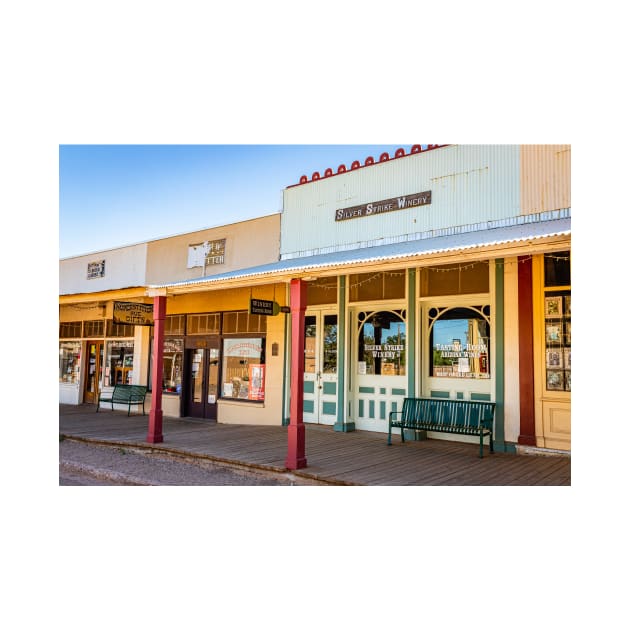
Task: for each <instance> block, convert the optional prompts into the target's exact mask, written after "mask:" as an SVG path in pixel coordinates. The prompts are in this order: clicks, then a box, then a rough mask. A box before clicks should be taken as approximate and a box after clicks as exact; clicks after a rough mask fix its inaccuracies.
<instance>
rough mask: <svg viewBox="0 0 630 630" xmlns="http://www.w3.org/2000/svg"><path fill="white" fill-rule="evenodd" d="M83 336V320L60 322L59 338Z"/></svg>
mask: <svg viewBox="0 0 630 630" xmlns="http://www.w3.org/2000/svg"><path fill="white" fill-rule="evenodd" d="M80 336H81V322H62V323H60V324H59V338H60V339H72V338H73V337H80Z"/></svg>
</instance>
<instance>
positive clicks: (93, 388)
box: [83, 341, 103, 404]
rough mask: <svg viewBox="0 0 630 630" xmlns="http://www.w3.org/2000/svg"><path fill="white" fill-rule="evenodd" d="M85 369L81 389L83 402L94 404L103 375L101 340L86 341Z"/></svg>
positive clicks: (96, 400)
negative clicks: (82, 388)
mask: <svg viewBox="0 0 630 630" xmlns="http://www.w3.org/2000/svg"><path fill="white" fill-rule="evenodd" d="M86 360H87V369H86V376H85V383H84V386H83V387H84V390H83V402H86V403H93V404H96V403H97V402H98V396H99V392H100V383H101V380H102V376H103V342H102V341H88V342H87V357H86Z"/></svg>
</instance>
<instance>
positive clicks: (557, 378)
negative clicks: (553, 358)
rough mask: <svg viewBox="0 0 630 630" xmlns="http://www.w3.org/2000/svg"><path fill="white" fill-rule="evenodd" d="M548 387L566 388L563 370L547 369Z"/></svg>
mask: <svg viewBox="0 0 630 630" xmlns="http://www.w3.org/2000/svg"><path fill="white" fill-rule="evenodd" d="M547 389H552V390H563V389H564V372H563V371H562V370H547Z"/></svg>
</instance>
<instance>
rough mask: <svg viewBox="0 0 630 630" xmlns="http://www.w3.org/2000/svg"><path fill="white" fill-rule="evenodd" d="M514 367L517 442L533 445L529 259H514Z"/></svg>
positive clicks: (532, 327) (531, 311)
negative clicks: (517, 399) (517, 396)
mask: <svg viewBox="0 0 630 630" xmlns="http://www.w3.org/2000/svg"><path fill="white" fill-rule="evenodd" d="M518 345H519V348H518V368H519V389H520V391H519V393H520V417H521V429H520V435H519V436H518V443H519V444H524V445H528V446H536V426H535V420H534V305H533V299H532V260H531V257H529V256H524V257H519V259H518Z"/></svg>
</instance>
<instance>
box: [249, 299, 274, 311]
mask: <svg viewBox="0 0 630 630" xmlns="http://www.w3.org/2000/svg"><path fill="white" fill-rule="evenodd" d="M279 312H280V305H279V304H278V303H277V302H273V301H272V300H254V299H251V300H250V301H249V314H250V315H277V314H278V313H279Z"/></svg>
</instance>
